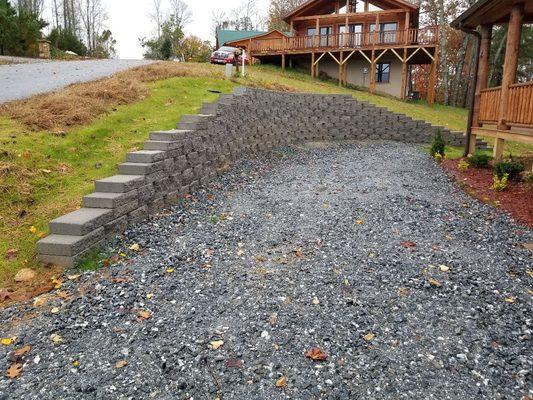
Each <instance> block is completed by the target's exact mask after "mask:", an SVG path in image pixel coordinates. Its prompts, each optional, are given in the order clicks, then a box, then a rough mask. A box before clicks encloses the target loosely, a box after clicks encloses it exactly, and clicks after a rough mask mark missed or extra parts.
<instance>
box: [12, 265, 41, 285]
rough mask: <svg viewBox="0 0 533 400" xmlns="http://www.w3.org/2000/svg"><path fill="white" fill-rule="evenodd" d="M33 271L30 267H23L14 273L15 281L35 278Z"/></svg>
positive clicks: (26, 280)
mask: <svg viewBox="0 0 533 400" xmlns="http://www.w3.org/2000/svg"><path fill="white" fill-rule="evenodd" d="M35 276H36V274H35V271H34V270H33V269H30V268H23V269H21V270H20V271H19V272H17V274H16V275H15V278H14V280H15V282H30V281H32V280H33V279H35Z"/></svg>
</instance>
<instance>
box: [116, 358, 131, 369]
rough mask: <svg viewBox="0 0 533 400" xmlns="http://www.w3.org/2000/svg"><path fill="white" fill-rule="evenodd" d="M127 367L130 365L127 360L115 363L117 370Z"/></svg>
mask: <svg viewBox="0 0 533 400" xmlns="http://www.w3.org/2000/svg"><path fill="white" fill-rule="evenodd" d="M126 365H128V362H127V361H126V360H120V361H117V362H116V363H115V368H117V369H120V368H124V367H125V366H126Z"/></svg>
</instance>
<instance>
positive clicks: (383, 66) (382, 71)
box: [376, 63, 390, 83]
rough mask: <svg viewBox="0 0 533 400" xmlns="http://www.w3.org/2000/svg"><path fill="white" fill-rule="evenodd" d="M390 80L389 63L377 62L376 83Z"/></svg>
mask: <svg viewBox="0 0 533 400" xmlns="http://www.w3.org/2000/svg"><path fill="white" fill-rule="evenodd" d="M389 82H390V63H378V64H377V65H376V83H389Z"/></svg>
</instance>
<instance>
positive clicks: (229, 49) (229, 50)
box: [218, 46, 235, 53]
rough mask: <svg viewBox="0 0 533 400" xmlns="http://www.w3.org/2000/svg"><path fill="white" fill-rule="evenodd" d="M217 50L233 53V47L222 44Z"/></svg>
mask: <svg viewBox="0 0 533 400" xmlns="http://www.w3.org/2000/svg"><path fill="white" fill-rule="evenodd" d="M218 51H227V52H230V53H233V52H234V51H235V47H227V46H224V47H221V48H220V49H218Z"/></svg>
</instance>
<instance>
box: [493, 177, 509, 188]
mask: <svg viewBox="0 0 533 400" xmlns="http://www.w3.org/2000/svg"><path fill="white" fill-rule="evenodd" d="M492 180H493V184H492V189H493V190H494V191H496V192H502V191H504V190H505V189H507V182H508V180H509V174H503V176H502V177H501V178H500V177H498V175H494V177H493V178H492Z"/></svg>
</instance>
